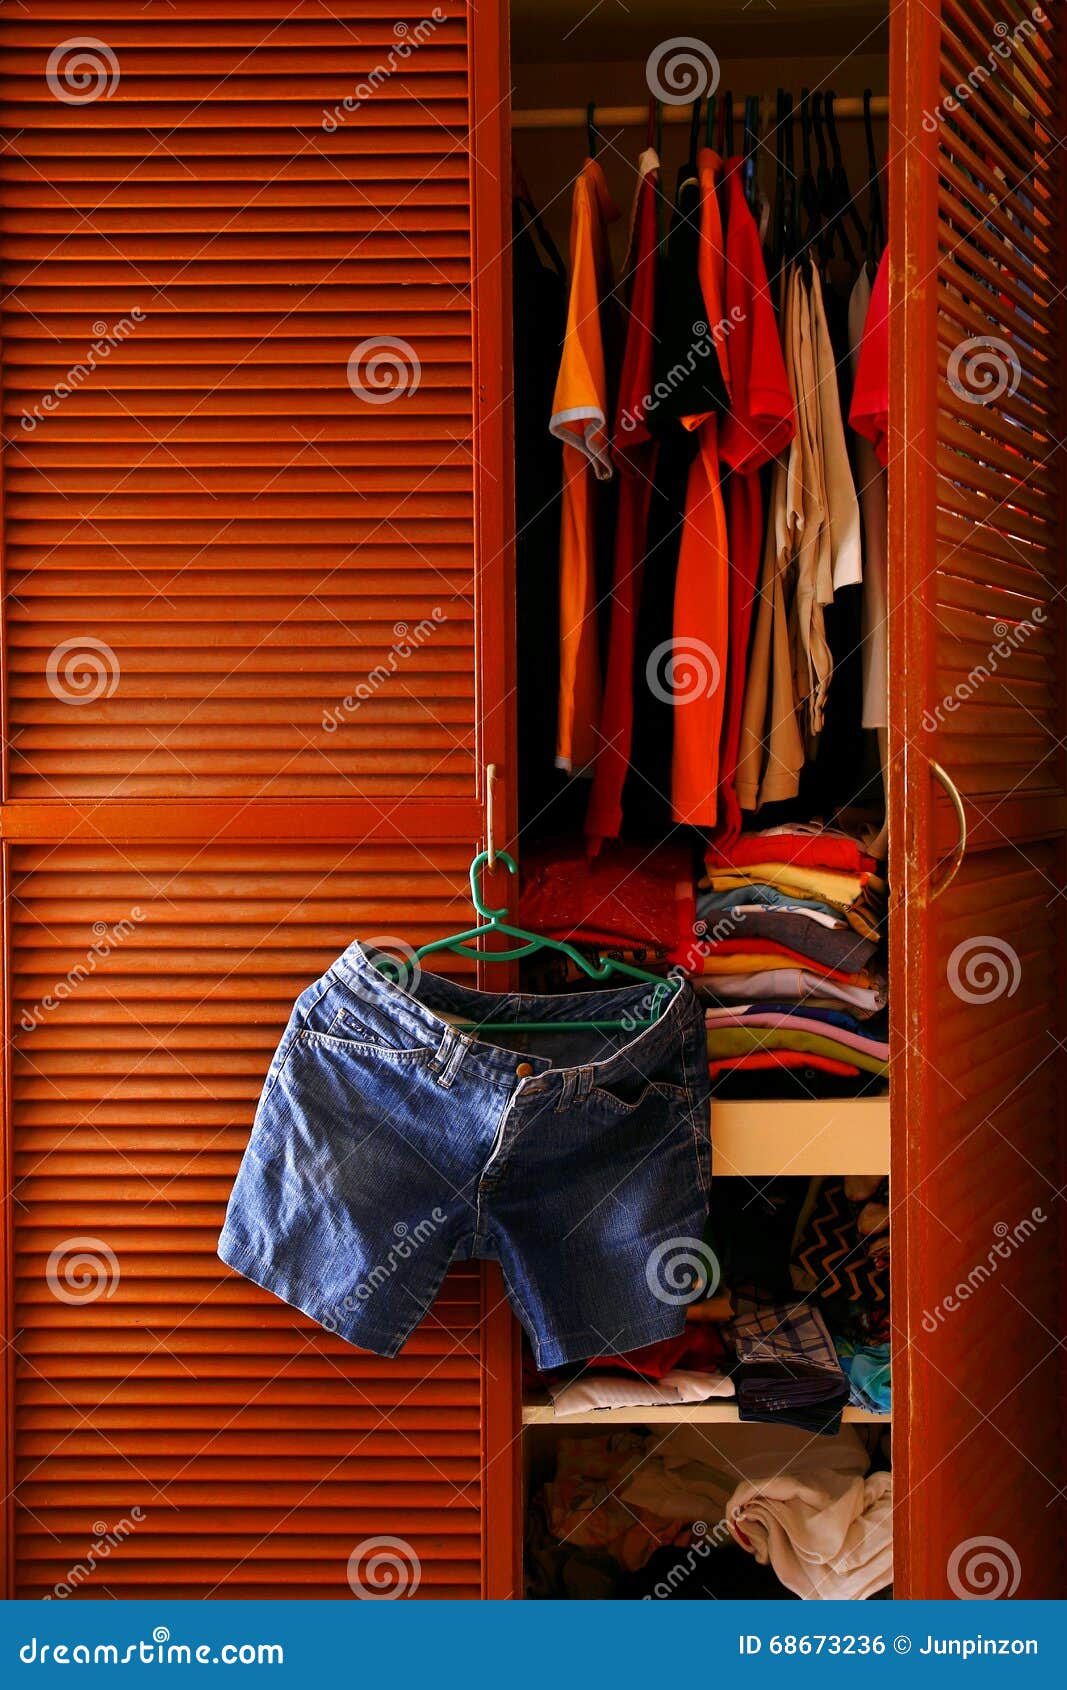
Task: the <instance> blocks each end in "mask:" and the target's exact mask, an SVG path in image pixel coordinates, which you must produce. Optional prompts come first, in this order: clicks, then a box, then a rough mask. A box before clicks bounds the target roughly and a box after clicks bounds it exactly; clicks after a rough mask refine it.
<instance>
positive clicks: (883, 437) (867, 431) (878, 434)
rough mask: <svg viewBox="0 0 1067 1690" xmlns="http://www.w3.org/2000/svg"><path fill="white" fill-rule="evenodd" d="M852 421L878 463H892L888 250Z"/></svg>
mask: <svg viewBox="0 0 1067 1690" xmlns="http://www.w3.org/2000/svg"><path fill="white" fill-rule="evenodd" d="M849 421H850V422H851V424H852V427H853V428H854V429H855V430H856V433H857V434H862V435H863V436H864V438H865V439H867V440H869V441H870V442H871V444H872V446H873V447H874V450H875V453H876V455H877V458H878V462H879V463H880V464H882V465H883V466H884V465H885V464H887V463H888V462H889V248H888V247H886V249H885V251H884V252H883V254H882V259H881V263H880V264H879V266H878V273H877V275H876V276H875V278H874V287H873V289H872V291H871V300H870V305H869V306H868V308H867V318H866V322H865V323H864V327H863V342H862V345H861V346H860V353H859V358H858V359H857V361H856V379H855V384H854V387H853V393H852V410H851V413H850V416H849Z"/></svg>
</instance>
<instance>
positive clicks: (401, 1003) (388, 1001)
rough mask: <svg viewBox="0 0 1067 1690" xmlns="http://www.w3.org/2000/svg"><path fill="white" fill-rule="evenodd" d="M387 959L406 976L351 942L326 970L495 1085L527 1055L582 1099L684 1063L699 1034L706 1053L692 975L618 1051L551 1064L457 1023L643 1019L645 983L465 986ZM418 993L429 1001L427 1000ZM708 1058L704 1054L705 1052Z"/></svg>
mask: <svg viewBox="0 0 1067 1690" xmlns="http://www.w3.org/2000/svg"><path fill="white" fill-rule="evenodd" d="M388 961H389V963H390V965H391V966H392V967H395V968H396V969H397V971H398V973H399V975H400V979H399V980H398V981H397V980H392V979H389V978H388V977H387V976H386V975H385V974H383V973H382V972H381V971H380V970H379V969H378V968H377V967H376V966H375V964H374V961H373V959H372V955H371V953H370V952H369V951H368V950H367V949H366V948H365V947H364V946H363V945H362V944H360V943H359V941H358V940H356V941H353V943H352V944H351V945H349V946H348V947H347V949H346V950H345V951H343V952H342V954H341V955H340V956H339V957H338V958H337V961H336V962H335V963H333V965H332V966H331V967H330V969H329V970H328V971H327V975H328V977H329V978H333V979H337V980H340V981H343V982H344V983H345V984H346V985H347V986H348V987H349V989H350V990H352V991H354V992H355V993H356V994H357V995H358V996H360V997H362V998H364V999H365V1000H366V1001H369V1002H371V1003H373V1004H374V1006H375V1008H376V1010H377V1011H378V1012H379V1013H380V1014H384V1015H386V1016H388V1017H389V1019H390V1020H391V1021H392V1022H393V1023H394V1024H395V1025H396V1026H397V1027H398V1028H402V1029H403V1030H404V1031H405V1033H407V1034H409V1035H411V1036H412V1037H413V1038H414V1039H415V1041H416V1042H418V1043H425V1044H427V1045H432V1046H433V1047H434V1048H436V1049H439V1050H447V1051H449V1052H450V1053H454V1052H457V1047H458V1048H459V1049H461V1050H462V1051H463V1053H464V1054H463V1057H462V1058H460V1057H459V1056H458V1054H456V1055H454V1057H453V1060H454V1061H455V1063H456V1066H457V1067H458V1065H459V1062H460V1061H461V1060H462V1061H463V1062H466V1061H468V1060H469V1061H472V1062H475V1063H476V1064H477V1066H478V1068H479V1070H480V1071H481V1073H482V1074H483V1075H484V1077H485V1078H486V1079H488V1080H490V1081H491V1082H493V1083H497V1084H506V1085H508V1086H511V1085H513V1084H514V1080H515V1067H516V1061H517V1060H520V1061H521V1060H527V1061H529V1063H530V1065H531V1067H532V1068H533V1069H534V1071H535V1072H536V1073H537V1074H550V1075H551V1076H552V1077H553V1078H559V1079H560V1081H561V1082H562V1083H563V1084H564V1085H565V1086H566V1087H567V1088H568V1089H569V1090H570V1092H571V1094H572V1095H573V1096H574V1097H575V1099H576V1100H577V1099H578V1098H580V1097H581V1096H583V1095H584V1094H585V1093H586V1092H587V1091H588V1089H589V1087H590V1085H592V1084H597V1083H607V1084H610V1083H611V1082H612V1081H613V1080H616V1079H619V1080H621V1079H624V1078H626V1077H627V1076H629V1075H632V1074H633V1072H634V1069H635V1067H636V1068H639V1069H646V1068H647V1069H649V1070H651V1069H655V1068H658V1067H662V1066H663V1064H664V1063H665V1062H668V1061H670V1060H671V1059H672V1058H675V1057H677V1059H678V1060H679V1062H680V1061H681V1059H682V1054H683V1051H684V1049H685V1046H686V1044H687V1042H688V1041H690V1040H692V1039H695V1040H696V1041H697V1044H698V1046H699V1051H700V1054H701V1057H702V1058H703V1050H704V1039H705V1032H704V1016H703V1012H702V1010H701V1008H700V1004H699V1002H698V1000H697V997H696V994H695V993H694V992H693V989H692V987H691V986H690V985H689V983H688V982H687V981H685V982H682V983H681V984H680V985H679V986H678V987H677V989H676V990H675V991H674V993H673V996H672V997H671V1000H670V1002H669V1003H668V1004H667V1005H666V1007H665V1009H664V1011H663V1013H662V1014H661V1016H660V1017H659V1020H658V1021H656V1022H655V1023H654V1024H653V1025H652V1026H651V1027H647V1028H644V1029H643V1030H641V1031H640V1032H636V1033H635V1034H634V1036H633V1038H632V1039H630V1040H629V1041H628V1042H627V1043H626V1044H625V1045H623V1046H622V1048H621V1049H620V1050H617V1051H615V1052H611V1053H609V1054H607V1055H605V1056H603V1057H601V1058H599V1059H598V1060H596V1061H593V1062H585V1063H578V1064H575V1065H574V1066H567V1067H559V1066H557V1067H553V1066H552V1064H551V1063H550V1062H549V1060H548V1059H547V1058H546V1057H542V1056H537V1055H531V1056H529V1057H524V1055H523V1053H522V1052H516V1051H514V1050H501V1049H500V1048H499V1046H497V1045H492V1044H488V1043H486V1042H485V1041H483V1040H480V1039H479V1038H478V1036H477V1034H476V1033H472V1032H468V1031H465V1030H463V1029H461V1028H458V1027H456V1026H455V1024H454V1023H455V1021H456V1020H462V1021H473V1022H478V1021H493V1022H507V1021H537V1022H542V1023H544V1025H545V1026H546V1027H547V1026H550V1025H552V1024H553V1023H562V1024H564V1025H565V1024H567V1023H568V1022H570V1021H596V1020H601V1019H611V1020H621V1019H622V1018H623V1017H624V1016H626V1015H627V1014H630V1015H633V1016H634V1018H635V1019H637V1020H640V1019H642V1018H643V1017H644V1016H645V1015H647V1013H648V1009H649V995H650V990H651V988H650V987H649V986H647V985H645V984H644V983H643V982H641V981H634V982H633V984H628V985H624V986H614V987H609V988H601V989H598V990H595V991H589V992H552V993H535V992H483V991H479V990H477V989H476V988H474V987H470V986H461V985H459V984H458V983H457V982H456V981H454V980H450V979H448V978H447V976H445V975H441V974H433V973H430V972H429V971H427V972H425V973H423V972H422V971H421V970H419V967H418V964H417V963H415V964H405V963H403V962H399V961H398V960H397V959H395V958H393V957H389V958H388ZM416 993H420V994H421V993H425V994H426V996H427V997H429V999H430V1000H431V1001H430V1002H429V1003H424V1002H423V1001H422V998H421V996H417V995H416ZM703 1060H706V1058H703Z"/></svg>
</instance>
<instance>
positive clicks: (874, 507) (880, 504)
mask: <svg viewBox="0 0 1067 1690" xmlns="http://www.w3.org/2000/svg"><path fill="white" fill-rule="evenodd" d="M870 303H871V282H870V277H869V276H868V275H867V267H866V265H864V267H863V268H862V269H861V271H860V273H859V275H858V276H857V278H856V285H855V287H854V288H853V289H852V295H851V298H850V299H849V302H848V339H849V348H850V351H851V355H852V373H853V375H854V374H855V372H856V365H857V363H858V362H859V352H860V343H861V341H862V340H863V328H864V324H865V323H866V321H867V310H868V307H869V306H870ZM852 438H853V446H854V449H855V456H856V480H857V483H858V485H859V495H860V510H861V512H862V514H863V554H864V555H863V612H862V614H863V726H864V727H865V728H884V727H886V726H887V724H888V708H889V680H888V671H889V653H888V645H889V638H888V624H887V622H886V612H887V609H888V586H887V580H886V575H887V552H888V549H889V515H888V504H887V494H886V472H885V470H884V469H883V468H882V466H881V464H880V463H879V462H878V454H877V453H876V452H875V449H874V447H873V446H872V445H871V442H870V441H869V440H866V439H864V437H863V435H861V434H856V433H855V432H853V437H852Z"/></svg>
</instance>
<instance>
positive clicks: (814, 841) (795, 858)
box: [704, 822, 878, 874]
mask: <svg viewBox="0 0 1067 1690" xmlns="http://www.w3.org/2000/svg"><path fill="white" fill-rule="evenodd" d="M769 857H773V858H774V860H775V861H776V862H780V863H797V864H801V865H803V866H804V867H806V868H831V869H843V870H845V871H846V872H848V873H852V874H857V873H860V872H863V871H872V870H874V869H876V868H877V866H878V865H877V863H876V862H875V860H874V858H873V857H871V856H868V854H867V852H866V851H864V850H863V848H862V846H861V845H860V842H859V840H858V839H856V838H854V837H853V836H852V834H850V833H842V832H841V831H840V830H839V829H837V828H832V827H816V826H814V825H810V824H808V823H805V822H799V823H798V822H786V823H784V824H783V825H782V826H781V827H765V828H761V829H760V830H759V832H758V833H742V834H741V835H740V836H739V837H738V838H737V839H734V840H733V841H732V842H731V844H730V845H729V846H728V847H727V848H726V849H725V850H723V849H722V848H720V847H718V846H715V845H709V846H708V849H707V853H706V855H705V858H704V861H705V863H706V864H707V866H708V868H713V867H720V868H726V867H730V866H734V867H736V868H745V867H746V866H747V865H748V864H749V863H759V862H765V861H766V860H767V858H769Z"/></svg>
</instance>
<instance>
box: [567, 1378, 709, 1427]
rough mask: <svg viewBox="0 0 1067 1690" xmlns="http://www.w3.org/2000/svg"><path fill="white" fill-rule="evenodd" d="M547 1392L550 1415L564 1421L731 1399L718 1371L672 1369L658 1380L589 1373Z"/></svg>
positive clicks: (568, 1380)
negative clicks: (594, 1413)
mask: <svg viewBox="0 0 1067 1690" xmlns="http://www.w3.org/2000/svg"><path fill="white" fill-rule="evenodd" d="M548 1389H549V1392H550V1394H551V1397H552V1407H553V1410H554V1412H555V1413H556V1414H557V1415H558V1416H560V1417H564V1416H566V1415H568V1414H584V1413H585V1412H586V1411H587V1410H588V1409H591V1408H658V1407H661V1406H663V1405H667V1406H668V1407H673V1406H675V1405H677V1404H679V1403H687V1402H709V1401H710V1400H711V1399H712V1398H713V1397H732V1396H733V1394H734V1382H733V1380H732V1379H731V1378H730V1377H729V1375H728V1374H726V1373H722V1372H719V1371H718V1370H714V1371H711V1372H701V1373H690V1372H686V1371H685V1370H684V1369H682V1368H675V1369H673V1370H672V1371H671V1372H670V1373H665V1374H664V1375H663V1376H662V1378H660V1379H644V1378H642V1377H641V1375H640V1374H638V1373H589V1374H583V1375H582V1376H581V1377H580V1378H578V1379H562V1380H558V1381H552V1382H550V1383H549V1387H548Z"/></svg>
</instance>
